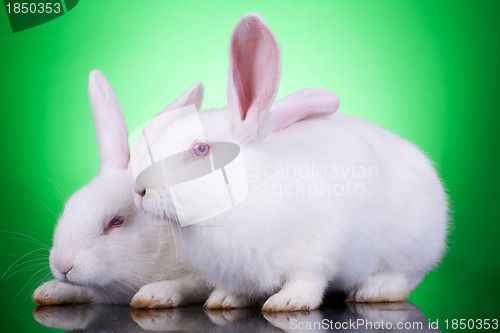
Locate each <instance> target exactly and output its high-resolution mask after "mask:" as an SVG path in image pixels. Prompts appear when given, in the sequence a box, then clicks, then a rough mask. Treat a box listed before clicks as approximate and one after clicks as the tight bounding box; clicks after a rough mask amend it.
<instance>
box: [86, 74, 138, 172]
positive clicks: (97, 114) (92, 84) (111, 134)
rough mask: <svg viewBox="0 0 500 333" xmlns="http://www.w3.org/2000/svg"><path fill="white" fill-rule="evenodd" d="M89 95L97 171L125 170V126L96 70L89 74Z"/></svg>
mask: <svg viewBox="0 0 500 333" xmlns="http://www.w3.org/2000/svg"><path fill="white" fill-rule="evenodd" d="M89 95H90V102H91V104H92V114H93V116H94V122H95V127H96V132H97V145H98V147H99V161H100V169H101V170H103V169H108V168H112V169H117V168H118V169H126V168H127V165H128V162H129V147H128V133H127V125H126V124H125V118H124V117H123V113H122V110H121V108H120V104H119V103H118V100H117V99H116V97H115V94H114V92H113V89H112V88H111V86H110V85H109V83H108V81H107V80H106V77H105V76H104V74H103V73H101V72H100V71H98V70H93V71H92V72H90V76H89Z"/></svg>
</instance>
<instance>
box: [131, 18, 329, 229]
mask: <svg viewBox="0 0 500 333" xmlns="http://www.w3.org/2000/svg"><path fill="white" fill-rule="evenodd" d="M280 77H281V50H280V47H279V45H278V42H277V40H276V37H275V36H274V34H273V32H272V31H271V29H270V28H269V27H268V25H267V24H266V23H265V22H264V20H263V19H262V18H261V17H260V16H259V15H256V14H247V15H245V16H243V18H242V19H241V20H240V21H239V22H238V24H237V25H236V27H235V28H234V31H233V34H232V36H231V41H230V53H229V75H228V86H227V106H226V107H224V108H221V109H212V110H204V111H201V112H199V117H200V120H201V123H202V127H203V132H204V135H205V137H204V138H203V140H196V139H195V140H193V141H186V140H184V142H185V147H184V151H185V152H186V154H187V155H189V156H187V157H186V159H185V161H186V163H190V161H191V160H192V159H193V158H195V159H196V158H201V159H203V158H208V155H202V156H197V155H199V154H197V152H196V149H198V148H199V144H202V147H203V145H205V144H206V145H207V147H208V149H210V148H209V147H210V142H216V141H224V142H232V143H236V144H238V145H239V146H240V148H241V150H242V154H243V157H244V158H245V160H246V161H247V162H248V161H250V160H251V159H252V152H253V151H254V150H255V148H257V147H258V146H259V145H261V144H264V143H265V142H266V139H267V138H268V137H269V136H270V135H272V133H273V132H278V131H282V130H284V129H286V128H287V127H289V126H291V125H292V124H294V123H296V122H299V121H301V120H304V119H307V118H311V117H320V116H326V115H330V114H332V113H334V112H335V111H336V110H337V108H338V106H339V100H338V97H337V95H336V94H335V93H333V92H331V91H328V90H323V89H304V90H300V91H298V92H296V93H293V94H291V95H289V96H286V97H285V98H283V99H281V100H279V101H277V102H274V100H275V98H276V94H277V92H278V86H279V81H280ZM189 125H190V124H189V123H188V122H184V123H183V122H182V121H176V120H175V118H170V119H169V118H168V117H166V118H165V119H163V120H159V122H157V123H154V122H152V123H151V124H150V126H154V127H156V128H161V129H162V130H161V131H159V130H154V132H156V133H158V134H157V135H161V136H162V139H161V140H162V142H170V143H173V144H178V143H179V142H180V141H182V140H180V138H182V137H183V136H185V133H189V132H190V131H192V128H190V127H189ZM155 139H158V137H155V138H153V140H155ZM132 158H135V153H134V155H133V157H132ZM207 188H209V186H207ZM200 190H204V189H200ZM136 192H137V193H136V194H135V200H136V203H137V206H138V207H139V208H140V209H141V210H143V211H145V212H147V213H148V214H150V215H153V216H157V217H160V218H163V219H165V218H166V219H171V220H175V219H176V212H175V207H174V205H173V203H172V195H171V193H170V192H169V190H168V189H153V188H139V189H138V190H137V191H136ZM190 195H191V193H189V192H184V193H183V192H182V191H179V192H178V193H176V200H178V201H180V202H185V203H189V201H190ZM191 205H192V206H193V209H196V207H200V206H202V205H210V202H193V203H191Z"/></svg>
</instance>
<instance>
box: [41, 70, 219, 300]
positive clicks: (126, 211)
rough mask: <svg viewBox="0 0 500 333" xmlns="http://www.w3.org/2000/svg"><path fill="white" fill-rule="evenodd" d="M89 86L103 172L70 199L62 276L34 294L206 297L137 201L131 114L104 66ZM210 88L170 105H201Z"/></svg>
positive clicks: (61, 240) (53, 255)
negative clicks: (131, 161) (122, 105)
mask: <svg viewBox="0 0 500 333" xmlns="http://www.w3.org/2000/svg"><path fill="white" fill-rule="evenodd" d="M89 93H90V99H91V102H92V106H93V115H94V120H95V125H96V130H97V139H98V146H99V159H100V170H99V174H98V176H97V177H96V178H95V179H94V180H93V181H92V182H91V183H90V184H88V185H87V186H85V187H84V188H82V189H81V190H79V191H77V192H76V193H74V194H73V195H72V196H71V198H70V199H69V200H68V201H67V203H66V206H65V209H64V213H63V215H62V217H61V218H60V220H59V222H58V224H57V228H56V230H55V234H54V240H53V247H52V250H51V251H50V258H49V259H50V268H51V270H52V273H53V275H54V277H55V278H56V280H52V281H48V282H46V283H45V284H43V285H42V286H40V287H38V288H37V289H36V290H35V292H34V294H33V300H34V301H35V302H36V303H39V304H43V305H52V304H63V303H110V304H127V303H130V304H131V305H132V306H134V307H145V308H154V307H175V306H179V305H181V304H184V303H196V302H202V301H204V300H205V299H206V297H207V295H208V291H209V290H208V287H207V286H206V285H205V284H204V282H203V281H202V280H201V279H200V278H199V276H198V275H197V274H196V272H195V271H194V270H193V268H192V266H191V265H190V264H189V262H188V261H186V259H185V258H184V256H183V254H182V252H181V249H180V248H179V247H177V244H176V239H175V238H174V237H173V234H172V231H171V230H170V228H169V227H168V226H167V225H166V224H165V223H164V222H162V221H160V220H157V219H155V218H154V217H151V216H149V215H147V214H145V213H143V212H141V211H140V210H138V209H137V208H136V206H135V204H134V198H133V195H132V194H133V190H134V177H133V175H132V171H131V170H130V168H129V146H128V134H127V127H126V124H125V119H124V117H123V114H122V111H121V108H120V105H119V104H118V101H117V99H116V97H115V95H114V93H113V90H112V89H111V86H110V85H109V83H108V82H107V80H106V78H105V77H104V75H103V74H102V73H101V72H99V71H95V70H94V71H92V72H91V73H90V77H89ZM202 95H203V87H202V86H201V84H200V83H196V84H195V85H193V86H192V87H191V88H190V89H189V90H188V91H187V92H186V93H185V94H184V95H182V96H181V97H180V98H179V99H177V100H176V101H175V102H173V103H172V104H171V105H170V106H169V108H178V107H181V106H183V105H188V104H197V105H199V104H200V103H201V96H202ZM167 109H168V108H167ZM134 295H135V296H134Z"/></svg>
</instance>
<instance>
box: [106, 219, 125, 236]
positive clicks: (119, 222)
mask: <svg viewBox="0 0 500 333" xmlns="http://www.w3.org/2000/svg"><path fill="white" fill-rule="evenodd" d="M124 221H125V217H124V216H115V217H113V218H112V219H111V220H110V221H109V222H108V224H107V225H106V227H105V228H104V232H103V233H104V234H105V235H107V234H108V233H109V232H110V231H111V229H115V228H118V227H120V226H121V225H122V224H123V222H124Z"/></svg>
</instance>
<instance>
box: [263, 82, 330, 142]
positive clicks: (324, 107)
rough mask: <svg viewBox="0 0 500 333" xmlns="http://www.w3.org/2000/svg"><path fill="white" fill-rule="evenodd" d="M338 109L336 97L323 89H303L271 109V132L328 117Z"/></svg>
mask: <svg viewBox="0 0 500 333" xmlns="http://www.w3.org/2000/svg"><path fill="white" fill-rule="evenodd" d="M338 107H339V98H338V96H337V95H336V94H335V93H334V92H332V91H329V90H325V89H303V90H299V91H297V92H295V93H293V94H290V95H288V96H286V97H284V98H282V99H280V100H278V101H277V102H275V103H274V104H273V106H272V107H271V119H270V122H271V130H272V131H273V132H277V131H281V130H282V129H285V128H287V127H288V126H290V125H292V124H293V123H296V122H298V121H301V120H304V119H307V118H311V117H321V116H328V115H331V114H333V113H335V111H337V109H338Z"/></svg>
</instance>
